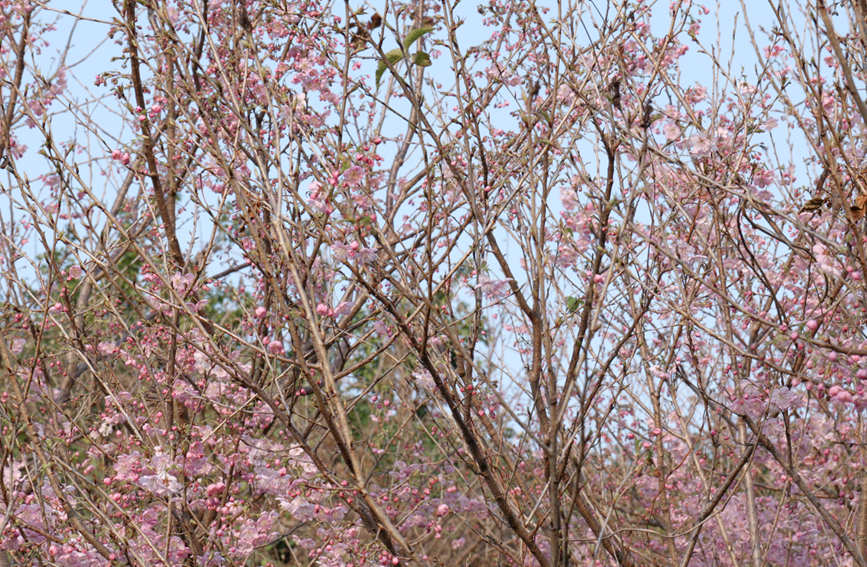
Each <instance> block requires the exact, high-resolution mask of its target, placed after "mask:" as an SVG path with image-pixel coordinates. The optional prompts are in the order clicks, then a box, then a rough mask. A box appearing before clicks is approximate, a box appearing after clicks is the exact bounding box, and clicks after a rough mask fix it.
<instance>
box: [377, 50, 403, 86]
mask: <svg viewBox="0 0 867 567" xmlns="http://www.w3.org/2000/svg"><path fill="white" fill-rule="evenodd" d="M401 59H403V51H401V50H400V49H392V50H391V51H389V52H388V53H386V54H385V58H384V59H382V60H381V61H380V62H379V65H377V67H376V86H377V87H378V86H379V81H380V80H382V74H383V73H385V70H386V69H388V64H389V63H391V64H392V65H394V64H396V63H397V62H398V61H400V60H401ZM386 61H387V62H388V63H386Z"/></svg>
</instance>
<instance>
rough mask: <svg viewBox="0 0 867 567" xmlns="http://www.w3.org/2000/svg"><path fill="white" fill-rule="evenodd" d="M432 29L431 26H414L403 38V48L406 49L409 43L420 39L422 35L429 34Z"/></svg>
mask: <svg viewBox="0 0 867 567" xmlns="http://www.w3.org/2000/svg"><path fill="white" fill-rule="evenodd" d="M432 31H433V26H422V27H420V28H415V29H414V30H412V31H411V32H409V33H408V34H407V35H406V39H404V40H403V48H404V49H406V50H408V49H409V46H410V45H412V44H413V43H415V42H416V41H418V40H419V39H421V38H422V36H424V35H426V34H429V33H430V32H432Z"/></svg>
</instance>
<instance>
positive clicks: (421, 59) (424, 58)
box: [412, 51, 431, 67]
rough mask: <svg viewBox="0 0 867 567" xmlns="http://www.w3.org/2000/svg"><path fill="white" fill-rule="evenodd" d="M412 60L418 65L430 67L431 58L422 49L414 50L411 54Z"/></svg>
mask: <svg viewBox="0 0 867 567" xmlns="http://www.w3.org/2000/svg"><path fill="white" fill-rule="evenodd" d="M412 62H413V63H415V64H416V65H418V66H419V67H430V66H431V60H430V55H428V54H427V53H425V52H424V51H416V52H415V55H413V56H412Z"/></svg>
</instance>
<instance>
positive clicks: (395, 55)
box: [376, 26, 433, 87]
mask: <svg viewBox="0 0 867 567" xmlns="http://www.w3.org/2000/svg"><path fill="white" fill-rule="evenodd" d="M432 31H433V26H422V27H420V28H415V29H413V30H411V31H410V32H409V33H408V34H407V36H406V38H404V40H403V47H399V48H395V49H392V50H391V51H388V52H387V53H385V57H384V58H382V59H381V60H380V61H379V64H378V65H377V66H376V86H377V87H378V86H379V83H380V81H381V80H382V75H383V74H384V73H385V70H386V69H388V68H389V66H391V67H394V66H395V65H396V64H397V63H398V62H399V61H400V60H401V59H403V58H404V56H405V54H406V53H407V52H408V51H409V48H410V47H411V46H412V44H413V43H415V42H416V41H418V40H419V39H421V38H422V37H424V36H425V35H427V34H429V33H430V32H432ZM412 63H413V64H414V65H418V66H419V67H429V66H430V65H431V59H430V55H428V54H427V53H425V52H424V51H417V52H416V53H414V54H413V56H412Z"/></svg>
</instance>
